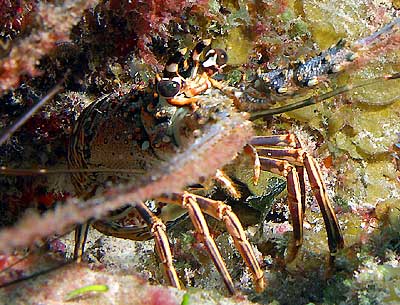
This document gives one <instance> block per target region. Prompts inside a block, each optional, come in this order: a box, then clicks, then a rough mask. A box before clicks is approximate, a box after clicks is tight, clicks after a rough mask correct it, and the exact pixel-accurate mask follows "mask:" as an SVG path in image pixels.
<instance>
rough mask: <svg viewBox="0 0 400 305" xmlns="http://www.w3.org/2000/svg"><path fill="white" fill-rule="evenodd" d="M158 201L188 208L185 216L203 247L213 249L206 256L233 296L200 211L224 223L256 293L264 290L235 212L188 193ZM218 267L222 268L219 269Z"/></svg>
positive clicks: (220, 203) (261, 272) (231, 287)
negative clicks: (249, 274)
mask: <svg viewBox="0 0 400 305" xmlns="http://www.w3.org/2000/svg"><path fill="white" fill-rule="evenodd" d="M159 200H160V201H162V202H166V203H174V204H180V203H182V202H183V206H184V207H186V208H187V209H188V211H189V215H190V217H191V219H192V222H193V224H194V226H195V228H196V230H197V231H198V232H200V233H201V235H202V241H203V242H204V243H205V244H206V246H207V243H210V245H211V246H210V248H211V249H213V250H212V251H210V250H209V253H210V256H211V257H212V259H213V261H214V264H215V265H216V267H217V269H218V270H219V272H220V273H221V276H222V277H223V279H224V282H225V284H226V286H227V287H228V290H229V291H230V292H231V293H233V292H234V290H233V284H232V283H231V281H232V280H231V278H230V275H229V273H228V272H227V271H226V268H225V264H224V263H223V260H222V257H221V255H220V254H219V251H218V249H217V248H216V246H215V242H214V241H213V240H212V237H211V236H210V235H209V232H208V228H207V224H206V223H205V219H204V216H203V213H202V211H203V212H204V213H206V214H208V215H210V216H212V217H214V218H216V219H218V220H221V221H224V222H225V225H226V228H227V230H228V232H229V234H230V235H231V236H232V238H233V241H234V243H235V246H236V248H237V249H238V250H239V252H240V254H241V256H242V258H243V260H244V261H245V263H246V265H247V267H248V268H249V269H250V271H251V273H252V275H253V281H254V284H255V287H256V290H257V291H262V290H264V288H265V286H266V283H265V279H264V273H263V271H262V270H261V268H260V266H259V264H258V262H257V259H256V256H255V254H254V251H253V248H252V247H251V245H250V243H249V242H248V240H247V238H246V234H245V233H244V230H243V227H242V225H241V223H240V221H239V219H238V218H237V216H236V215H235V213H233V212H232V209H231V207H229V206H228V205H226V204H224V203H223V202H221V201H216V200H212V199H209V198H205V197H201V196H198V195H194V194H188V193H174V194H171V195H168V196H163V197H162V198H159ZM214 246H215V249H214ZM207 247H208V246H207ZM222 265H223V267H221V266H222Z"/></svg>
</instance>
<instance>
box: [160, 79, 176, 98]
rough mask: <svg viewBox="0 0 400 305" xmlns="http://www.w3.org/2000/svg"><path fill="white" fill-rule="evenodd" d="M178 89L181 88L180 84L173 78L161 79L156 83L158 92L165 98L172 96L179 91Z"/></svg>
mask: <svg viewBox="0 0 400 305" xmlns="http://www.w3.org/2000/svg"><path fill="white" fill-rule="evenodd" d="M179 90H181V85H180V84H179V83H178V82H176V81H173V80H169V79H168V80H164V79H162V80H160V81H159V82H158V83H157V91H158V93H159V94H160V95H161V96H163V97H166V98H170V97H174V96H175V95H177V94H178V93H179Z"/></svg>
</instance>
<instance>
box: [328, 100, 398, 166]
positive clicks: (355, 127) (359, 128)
mask: <svg viewBox="0 0 400 305" xmlns="http://www.w3.org/2000/svg"><path fill="white" fill-rule="evenodd" d="M399 106H400V101H398V102H395V103H393V104H392V105H390V106H387V107H373V106H371V107H368V106H366V107H363V106H361V107H360V108H359V107H355V106H353V105H346V106H343V107H341V108H340V111H337V112H335V113H334V114H333V115H332V116H331V117H330V119H329V134H330V136H331V140H332V141H334V142H335V143H336V144H337V145H336V146H337V148H339V149H341V150H343V151H346V152H348V153H349V154H350V155H351V156H352V157H353V158H355V159H361V157H362V156H373V155H378V154H383V153H387V152H388V151H389V149H390V147H391V145H393V143H395V142H396V140H397V134H398V133H399V132H400V125H399V124H398V122H399V118H400V110H399Z"/></svg>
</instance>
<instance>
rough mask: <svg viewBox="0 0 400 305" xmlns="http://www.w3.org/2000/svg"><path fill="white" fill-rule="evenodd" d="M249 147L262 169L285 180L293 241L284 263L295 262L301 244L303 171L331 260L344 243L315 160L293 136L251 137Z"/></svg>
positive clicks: (303, 197)
mask: <svg viewBox="0 0 400 305" xmlns="http://www.w3.org/2000/svg"><path fill="white" fill-rule="evenodd" d="M250 145H251V146H252V147H254V148H255V149H256V156H255V157H254V158H255V159H259V163H260V169H261V170H266V171H269V172H272V173H274V174H278V175H281V176H283V177H285V178H286V180H287V189H288V205H289V211H290V214H291V217H292V225H293V236H294V241H293V243H292V244H290V245H289V249H288V253H287V256H286V261H287V262H291V261H292V260H294V259H295V257H296V255H297V252H298V250H299V248H300V247H301V244H302V242H303V218H304V210H305V185H304V173H303V171H304V168H305V170H306V172H307V175H308V178H309V181H310V184H311V189H312V192H313V194H314V197H315V198H316V200H317V203H318V205H319V207H320V210H321V213H322V216H323V218H324V222H325V227H326V232H327V235H328V246H329V251H330V254H331V260H333V258H334V256H335V253H336V252H337V251H338V250H339V249H342V248H343V247H344V241H343V236H342V233H341V230H340V227H339V223H338V220H337V218H336V214H335V211H334V210H333V207H332V205H331V203H330V200H329V198H328V194H327V191H326V186H325V183H324V182H323V178H322V174H321V169H320V167H319V165H318V163H317V162H316V160H315V159H314V158H313V157H312V156H310V155H309V154H308V153H307V152H306V151H305V150H304V149H303V148H302V147H301V145H300V143H299V141H298V140H297V139H296V137H295V136H294V135H292V134H286V135H276V136H259V137H254V138H253V139H252V140H251V141H250Z"/></svg>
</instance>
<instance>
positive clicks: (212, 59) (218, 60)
mask: <svg viewBox="0 0 400 305" xmlns="http://www.w3.org/2000/svg"><path fill="white" fill-rule="evenodd" d="M227 62H228V54H227V53H226V52H225V50H223V49H211V50H210V51H208V52H207V54H206V56H205V60H204V62H203V63H202V64H203V67H205V68H216V69H219V68H222V67H224V66H225V65H226V63H227Z"/></svg>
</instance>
